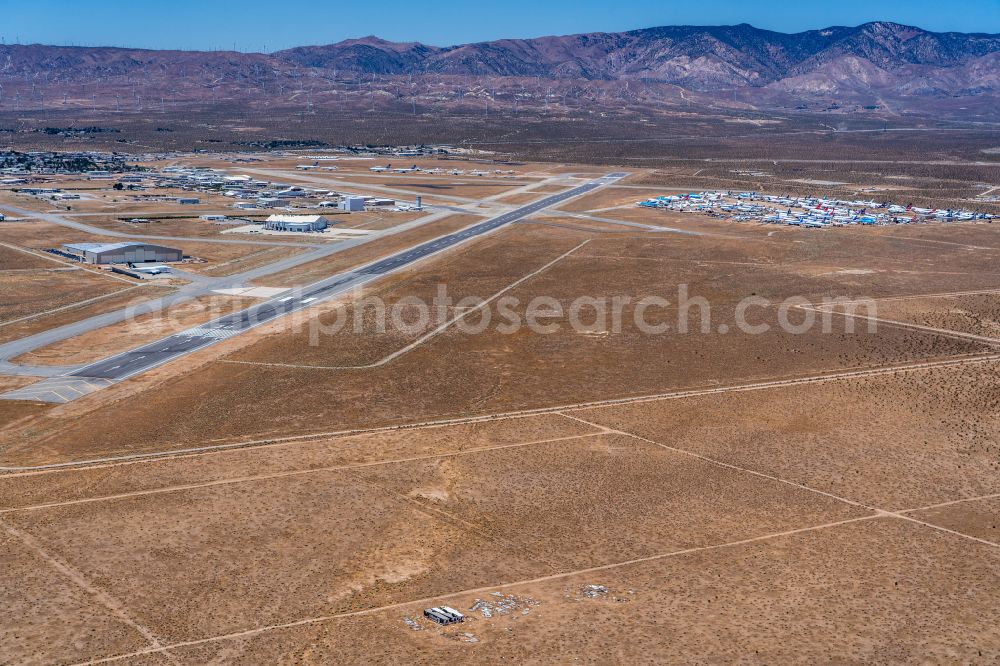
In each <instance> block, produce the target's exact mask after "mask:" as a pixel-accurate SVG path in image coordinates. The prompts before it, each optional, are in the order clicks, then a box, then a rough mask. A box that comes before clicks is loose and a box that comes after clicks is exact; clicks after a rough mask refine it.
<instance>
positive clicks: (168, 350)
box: [0, 172, 628, 402]
mask: <svg viewBox="0 0 1000 666" xmlns="http://www.w3.org/2000/svg"><path fill="white" fill-rule="evenodd" d="M626 175H628V174H626V173H617V172H616V173H611V174H608V175H606V176H602V177H601V178H598V179H596V180H592V181H590V182H588V183H585V184H583V185H580V186H578V187H575V188H573V189H571V190H567V191H565V192H561V193H558V194H553V195H550V196H547V197H545V198H543V199H540V200H538V201H535V202H533V203H530V204H528V205H525V206H522V207H520V208H517V209H515V210H512V211H509V212H506V213H504V214H502V215H499V216H497V217H494V218H491V219H489V220H486V221H484V222H478V223H476V224H473V225H471V226H469V227H466V228H465V229H461V230H459V231H456V232H453V233H450V234H446V235H444V236H441V237H439V238H435V239H433V240H430V241H427V242H425V243H422V244H420V245H417V246H415V247H412V248H409V249H406V250H402V251H400V252H398V253H396V254H393V255H390V256H388V257H385V258H383V259H379V260H378V261H375V262H373V263H370V264H367V265H365V266H362V267H360V268H356V269H354V270H351V271H347V272H344V273H339V274H337V275H334V276H331V277H329V278H326V279H324V280H320V281H319V282H316V283H313V284H311V285H308V286H306V287H303V288H301V289H298V290H297V291H296V293H295V295H294V296H284V297H276V298H273V299H271V300H268V301H266V302H264V303H261V304H258V305H254V306H252V307H250V308H247V309H245V310H242V311H240V312H236V313H233V314H230V315H226V316H224V317H220V318H218V319H215V320H213V321H210V322H208V323H205V324H201V325H200V326H197V327H195V328H191V329H188V330H186V331H182V332H180V333H176V334H174V335H170V336H167V337H165V338H163V339H161V340H157V341H155V342H151V343H149V344H146V345H143V346H141V347H138V348H136V349H133V350H131V351H127V352H123V353H120V354H116V355H114V356H111V357H109V358H106V359H103V360H101V361H97V362H95V363H91V364H89V365H86V366H84V367H82V368H79V369H77V370H74V371H72V372H69V373H67V374H66V375H64V376H63V377H61V378H60V377H55V378H51V379H47V380H43V381H42V382H39V383H38V384H33V385H29V386H27V387H23V388H22V389H17V390H15V391H11V392H8V393H6V394H4V395H3V396H0V397H2V398H5V399H21V400H25V399H36V400H48V401H53V402H66V401H68V400H69V399H73V398H75V397H79V395H83V394H85V393H87V392H90V391H89V390H86V391H82V392H80V393H79V394H77V393H76V392H75V391H70V392H68V393H67V392H65V391H61V390H57V391H55V393H54V394H53V395H52V397H48V396H47V395H46V392H45V386H44V385H46V384H47V383H54V384H60V380H61V381H62V384H65V383H66V381H67V380H68V381H69V382H72V381H73V380H78V381H79V382H81V383H83V384H85V385H87V386H88V387H91V390H97V389H99V388H103V387H104V386H108V385H110V383H113V382H119V381H123V380H125V379H127V378H129V377H132V376H134V375H137V374H140V373H142V372H145V371H147V370H150V369H152V368H155V367H157V366H160V365H163V364H165V363H168V362H170V361H172V360H175V359H177V358H180V357H182V356H185V355H187V354H190V353H193V352H195V351H198V350H199V349H203V348H205V347H208V346H210V345H213V344H215V343H216V342H219V341H220V340H225V339H227V338H230V337H232V336H234V335H238V334H239V333H242V332H244V331H247V330H249V329H251V328H254V327H256V326H259V325H261V324H264V323H267V322H269V321H272V320H274V319H277V318H278V317H282V316H284V315H287V314H291V313H293V312H296V311H298V310H302V309H304V308H307V307H309V306H310V305H311V304H313V303H315V302H316V301H319V300H321V299H327V298H331V297H333V296H336V295H338V294H341V293H343V292H345V291H348V290H350V289H353V288H356V287H359V286H361V285H363V284H365V283H367V282H370V281H372V280H375V279H377V278H379V277H382V276H384V275H387V274H389V273H392V272H394V271H397V270H399V269H401V268H403V267H405V266H408V265H410V264H412V263H414V262H417V261H419V260H421V259H424V258H425V257H429V256H432V255H435V254H437V253H439V252H443V251H445V250H447V249H449V248H451V247H454V246H455V245H458V244H460V243H463V242H465V241H467V240H469V239H472V238H475V237H477V236H481V235H483V234H486V233H489V232H491V231H494V230H496V229H499V228H500V227H503V226H505V225H507V224H510V223H511V222H516V221H517V220H520V219H523V218H525V217H528V216H530V215H534V214H535V213H538V212H539V211H541V210H543V209H545V208H549V207H551V206H555V205H556V204H559V203H562V202H564V201H566V200H567V199H570V198H572V197H576V196H580V195H582V194H586V193H587V192H590V191H592V190H594V189H596V188H598V187H602V186H605V185H609V184H611V183H614V182H616V181H618V180H620V179H621V178H624V177H625V176H626ZM60 388H61V387H60Z"/></svg>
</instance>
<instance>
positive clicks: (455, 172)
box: [368, 164, 514, 176]
mask: <svg viewBox="0 0 1000 666" xmlns="http://www.w3.org/2000/svg"><path fill="white" fill-rule="evenodd" d="M368 170H369V171H371V172H372V173H414V172H416V171H419V172H421V173H430V174H435V173H442V172H443V171H444V170H443V169H439V168H434V169H421V168H420V167H418V166H417V165H416V164H414V165H413V166H410V167H396V168H393V166H392V164H386V165H385V166H373V167H370V168H369V169H368ZM493 174H496V175H513V174H514V172H513V171H501V170H500V169H496V170H495V171H492V172H490V171H483V170H481V169H473V170H471V171H469V172H468V175H470V176H489V175H493ZM448 175H450V176H464V175H466V172H465V170H463V169H451V170H450V171H448Z"/></svg>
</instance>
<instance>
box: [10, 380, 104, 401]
mask: <svg viewBox="0 0 1000 666" xmlns="http://www.w3.org/2000/svg"><path fill="white" fill-rule="evenodd" d="M113 383H114V382H112V381H111V380H108V379H100V378H95V377H51V378H49V379H43V380H42V381H40V382H35V383H34V384H29V385H28V386H24V387H21V388H19V389H14V390H13V391H7V392H6V393H2V394H0V400H30V401H36V402H52V403H56V404H63V403H67V402H71V401H73V400H76V399H77V398H81V397H83V396H85V395H87V394H88V393H93V392H94V391H99V390H101V389H103V388H107V387H108V386H111V384H113Z"/></svg>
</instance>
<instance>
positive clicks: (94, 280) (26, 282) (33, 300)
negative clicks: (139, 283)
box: [0, 269, 129, 322]
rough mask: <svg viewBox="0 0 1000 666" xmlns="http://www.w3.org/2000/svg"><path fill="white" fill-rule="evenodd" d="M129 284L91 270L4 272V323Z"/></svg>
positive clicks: (0, 316)
mask: <svg viewBox="0 0 1000 666" xmlns="http://www.w3.org/2000/svg"><path fill="white" fill-rule="evenodd" d="M128 287H129V285H128V284H126V283H125V282H124V281H120V280H116V279H113V278H111V277H105V276H103V275H98V274H96V273H94V272H91V271H87V270H65V269H55V270H32V271H0V294H2V295H0V322H5V321H12V320H14V319H20V318H22V317H27V316H29V315H36V314H40V313H44V312H48V311H49V310H53V309H56V308H60V307H63V306H66V305H70V304H72V303H78V302H80V301H85V300H88V299H91V298H96V297H98V296H104V295H108V294H113V293H115V292H118V291H121V290H123V289H128Z"/></svg>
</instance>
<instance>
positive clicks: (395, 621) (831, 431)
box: [0, 149, 1000, 664]
mask: <svg viewBox="0 0 1000 666" xmlns="http://www.w3.org/2000/svg"><path fill="white" fill-rule="evenodd" d="M404 150H405V149H404ZM400 160H402V161H400ZM398 164H402V165H403V166H402V167H397V166H394V165H398ZM383 165H386V166H388V167H390V168H386V169H383V168H382V167H383ZM410 165H413V167H411V166H410ZM303 167H305V168H303ZM334 167H335V168H334ZM112 168H117V169H119V170H118V171H115V172H114V173H111V174H110V175H108V176H105V175H104V174H98V175H97V176H94V175H93V174H92V175H90V176H87V175H86V173H83V172H81V173H72V172H62V171H59V172H56V171H54V172H52V173H38V172H32V173H31V174H10V173H8V175H7V177H8V178H14V179H23V180H25V181H27V182H19V183H9V184H7V185H4V186H2V190H0V211H3V212H4V214H5V216H6V220H5V221H4V222H2V223H0V266H2V270H0V280H3V281H4V283H5V285H6V286H5V288H4V294H5V297H4V300H3V303H2V307H0V391H2V394H0V398H2V399H0V423H2V430H0V559H2V561H3V563H4V566H3V567H0V588H2V590H3V595H4V600H5V607H6V608H7V609H8V611H9V612H8V617H9V620H8V621H6V622H4V623H3V627H2V628H0V637H2V640H0V645H2V648H0V651H2V655H3V657H2V661H4V662H10V663H73V664H76V663H79V664H83V663H143V664H145V663H149V664H158V663H184V664H187V663H190V664H201V663H208V662H213V663H231V662H239V663H271V662H280V661H286V662H288V661H295V662H307V663H329V662H349V661H361V660H364V659H366V658H368V657H370V655H373V654H378V655H379V659H380V660H382V661H393V662H402V661H407V662H413V663H430V662H436V663H440V662H442V661H453V662H467V661H473V660H476V661H481V660H489V659H491V658H493V656H495V655H497V654H503V655H506V656H507V657H508V658H510V659H512V660H517V661H534V662H538V663H553V662H565V661H573V660H576V659H579V660H581V661H592V662H605V661H629V662H636V661H642V660H653V661H663V660H679V661H736V660H739V659H740V658H741V657H743V656H745V655H752V658H751V659H750V660H751V661H756V662H761V663H773V662H775V661H784V660H790V659H792V658H793V655H794V660H805V661H824V662H827V661H838V660H861V661H869V660H870V661H894V662H898V661H913V660H918V659H922V658H929V659H930V660H932V661H939V660H955V661H960V662H977V661H992V660H996V659H998V658H1000V634H997V633H996V631H995V626H993V623H991V628H988V629H985V630H984V627H983V624H982V623H983V620H984V618H992V617H996V616H997V614H998V613H1000V574H998V571H1000V568H998V563H1000V533H998V529H1000V528H998V527H997V525H998V521H1000V504H998V502H1000V449H998V442H997V436H996V435H997V432H1000V379H998V378H1000V373H998V371H1000V269H998V264H997V257H998V254H1000V225H997V224H995V221H994V220H992V219H991V218H990V217H988V215H992V213H988V212H987V210H989V209H987V210H984V211H982V213H981V214H979V213H977V214H975V215H973V216H972V217H968V216H965V215H964V214H962V215H961V216H959V215H957V214H956V215H953V216H951V217H945V216H941V215H936V214H933V213H930V214H924V213H922V212H921V211H918V210H915V209H913V207H912V206H911V207H909V208H907V207H906V205H902V206H901V207H902V208H903V211H899V210H895V209H894V208H892V207H891V206H893V205H895V204H884V203H883V201H882V199H881V198H880V199H879V200H877V201H876V200H874V199H871V198H860V197H850V196H847V195H844V194H843V193H842V192H840V191H837V192H835V193H830V194H827V195H825V196H826V197H827V198H826V199H824V198H822V197H815V198H809V197H806V196H804V195H802V196H799V195H795V196H791V195H789V196H781V195H778V194H769V193H767V192H762V193H754V194H750V193H749V192H747V193H746V196H743V195H741V194H740V193H739V191H738V190H718V191H716V190H702V191H701V192H704V193H702V194H694V195H692V194H690V193H689V192H685V191H684V188H683V185H684V184H685V183H684V180H683V178H684V177H683V176H681V177H677V176H664V174H663V172H659V171H657V170H654V169H642V168H637V167H598V166H593V165H580V164H569V163H541V162H514V163H507V162H501V161H499V160H497V161H496V162H494V158H491V157H490V156H489V155H488V154H486V153H483V154H469V153H465V154H461V155H451V156H442V155H419V156H412V155H405V156H403V157H399V156H389V158H388V159H387V158H386V156H385V155H382V154H379V155H375V156H358V155H357V154H353V153H340V152H336V151H318V150H309V151H300V152H280V151H278V152H272V153H256V154H253V155H249V154H246V155H244V154H241V153H202V154H196V153H179V154H171V155H142V156H138V157H136V158H135V159H133V160H130V161H127V162H125V163H122V164H117V165H115V166H113V167H112ZM373 169H375V170H373ZM674 182H676V183H678V185H677V186H673V185H672V183H674ZM688 182H690V181H688ZM118 184H121V187H120V188H119V187H118ZM129 186H133V189H128V187H129ZM25 187H28V188H29V189H45V190H58V191H59V192H76V193H79V194H80V199H74V198H68V199H67V198H63V199H52V197H51V196H47V195H39V194H34V193H30V192H28V193H26V192H24V191H23V188H25ZM780 188H781V183H780V182H775V183H773V184H772V185H771V186H770V187H769V189H770V190H771V192H775V191H781V189H780ZM665 191H666V192H668V194H664V192H665ZM673 192H677V194H672V193H673ZM716 192H718V193H716ZM728 192H733V194H728ZM152 193H156V196H155V197H153V196H152ZM352 198H358V199H359V200H360V201H359V203H358V204H357V206H358V207H359V208H360V210H358V209H354V210H351V208H352V206H355V204H351V203H347V202H348V201H349V200H350V199H352ZM194 199H197V203H185V201H190V200H194ZM637 201H643V202H648V203H647V204H640V205H637ZM240 202H251V203H252V204H253V206H254V207H253V208H250V207H247V208H238V207H237V204H239V203H240ZM342 202H344V203H342ZM743 206H747V207H750V210H744V209H743V208H741V207H743ZM789 209H792V212H791V213H788V212H787V211H788V210H789ZM841 209H843V210H846V211H847V212H843V210H841ZM945 210H947V207H945ZM953 210H954V209H953ZM970 210H971V207H970ZM817 211H821V212H817ZM782 212H784V213H785V214H786V216H787V217H788V218H792V217H794V218H795V219H797V220H803V224H801V225H796V224H794V223H788V220H786V219H785V218H784V217H782V216H781V213H782ZM771 216H778V217H776V218H773V219H772V218H771ZM838 216H841V217H843V216H846V217H847V218H848V219H846V220H838V219H836V218H837V217H838ZM865 216H873V218H874V223H872V224H869V223H868V222H867V220H864V219H862V218H864V217H865ZM892 216H900V217H907V218H916V219H913V220H912V221H913V222H914V223H912V224H905V225H903V224H896V223H893V222H894V221H893V220H892V219H891V217H892ZM733 217H737V218H739V219H740V221H742V222H743V223H742V224H733V223H732V220H731V219H730V218H733ZM817 217H824V218H825V217H830V218H831V221H830V222H829V223H824V226H826V225H827V224H829V225H830V226H833V225H835V224H837V225H838V226H839V223H841V222H843V225H842V228H841V229H839V232H838V233H815V232H813V231H811V230H809V229H807V228H805V227H807V226H809V225H808V224H806V223H805V220H809V219H813V218H817ZM776 221H778V222H782V224H781V225H780V226H774V225H773V224H769V222H776ZM265 232H267V233H265ZM173 251H176V254H172V253H171V252H173ZM151 266H152V267H158V268H157V270H155V271H151V270H149V268H150V267H151ZM442 285H444V286H446V287H447V291H448V296H449V297H450V299H451V300H450V301H449V305H447V306H446V307H444V309H443V311H442V314H441V318H440V320H438V319H434V320H433V321H431V322H430V323H429V324H428V325H426V326H424V327H423V328H410V327H407V326H391V325H390V326H388V327H386V328H381V329H380V328H379V327H377V326H369V324H371V323H372V321H373V318H375V317H377V314H378V309H377V308H372V307H369V305H366V302H365V299H366V298H373V297H377V298H378V302H379V303H381V304H382V305H383V306H384V307H385V308H386V309H387V310H388V311H390V312H394V313H396V312H398V313H399V317H400V319H401V321H404V323H405V322H412V320H413V318H414V317H415V316H416V314H415V313H417V312H418V308H417V307H416V305H415V304H416V303H418V302H431V301H432V299H433V298H435V296H436V295H439V294H440V289H441V286H442ZM679 285H683V286H684V289H685V291H683V292H680V291H678V287H679ZM579 297H586V298H588V299H591V300H587V301H586V305H585V306H584V307H583V308H582V310H581V311H580V312H578V313H577V314H578V315H579V316H580V318H581V319H582V321H583V325H582V327H575V328H574V326H571V325H570V323H569V320H570V313H569V310H571V309H572V308H573V307H574V306H569V307H567V305H568V304H570V303H572V302H574V299H577V298H579ZM616 297H617V298H618V300H614V299H615V298H616ZM626 297H627V298H626ZM652 297H657V298H659V299H661V300H655V301H650V300H648V299H650V298H652ZM827 297H834V299H835V300H825V299H827ZM605 298H607V299H609V301H608V302H609V303H610V304H612V305H611V306H610V310H609V312H608V313H605V314H607V315H608V318H607V319H606V320H603V323H602V319H601V317H600V315H601V313H602V310H601V309H600V308H601V306H600V305H599V304H600V303H602V302H603V301H602V300H601V299H605ZM748 298H754V299H758V300H754V301H749V303H750V306H749V307H747V305H746V303H748V301H747V299H748ZM504 299H510V300H508V301H507V302H508V304H510V303H513V305H510V310H504V309H503V308H502V307H501V306H500V304H501V303H503V302H505V300H504ZM535 299H542V300H543V301H544V302H545V303H546V308H548V309H546V310H543V311H542V312H543V315H537V316H538V318H539V322H538V323H539V324H543V325H545V326H547V327H549V328H545V329H544V331H543V332H536V331H535V330H527V329H525V328H521V329H518V330H514V331H508V330H505V329H504V328H502V325H503V324H508V325H509V324H511V322H512V321H513V320H514V317H515V315H516V316H517V317H518V320H519V321H522V322H523V321H528V320H529V319H530V317H531V315H529V314H528V310H527V309H526V304H529V303H532V302H534V301H535ZM643 299H647V300H646V301H643ZM699 299H703V300H699ZM785 302H789V303H792V305H791V306H790V307H789V308H781V307H779V305H781V304H783V303H785ZM859 303H861V304H862V305H863V307H858V304H859ZM702 304H709V305H710V312H709V311H708V310H705V314H706V316H707V321H706V320H703V319H702V316H703V314H702V307H701V306H702ZM873 304H874V305H873ZM505 307H506V306H505ZM615 308H617V310H616V309H615ZM614 312H617V319H615V318H614V317H613V316H612V315H613V314H614ZM682 312H684V313H686V315H690V318H691V321H692V322H694V324H693V326H694V329H695V330H689V331H687V332H681V331H680V330H678V328H677V322H678V317H679V316H680V314H681V313H682ZM536 314H537V313H536ZM489 316H492V317H493V319H492V323H491V322H490V321H487V319H488V318H489ZM741 317H746V318H747V319H748V320H750V323H751V324H752V325H753V326H755V327H756V326H761V325H766V326H765V327H764V329H765V330H758V329H756V328H755V329H754V330H753V331H752V332H748V331H747V330H744V328H743V327H742V326H739V325H738V322H739V321H740V318H741ZM808 319H811V320H815V322H817V325H816V326H813V327H812V328H808V329H807V328H805V327H803V328H797V326H798V325H799V324H800V323H801V322H803V321H805V320H808ZM789 320H791V323H790V322H789ZM337 321H360V322H363V323H365V326H364V327H363V328H362V329H360V330H359V329H357V328H354V327H350V326H340V327H338V326H335V325H334V324H335V323H336V322H337ZM484 321H486V322H487V324H488V325H485V326H481V327H479V328H476V326H475V324H481V323H482V322H484ZM824 321H825V322H827V323H828V324H829V330H828V331H825V332H824V330H822V328H821V326H820V324H821V323H822V322H824ZM608 322H610V324H609V325H604V324H607V323H608ZM666 322H669V323H670V326H668V327H666V329H660V328H656V326H658V325H660V324H663V323H666ZM643 324H650V325H652V326H653V328H655V331H654V332H652V333H650V332H649V331H648V330H647V327H644V325H643ZM699 327H701V328H699ZM667 329H669V330H667ZM39 599H44V600H45V601H44V603H39V601H38V600H39ZM872 631H877V632H879V638H878V639H873V638H872Z"/></svg>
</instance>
